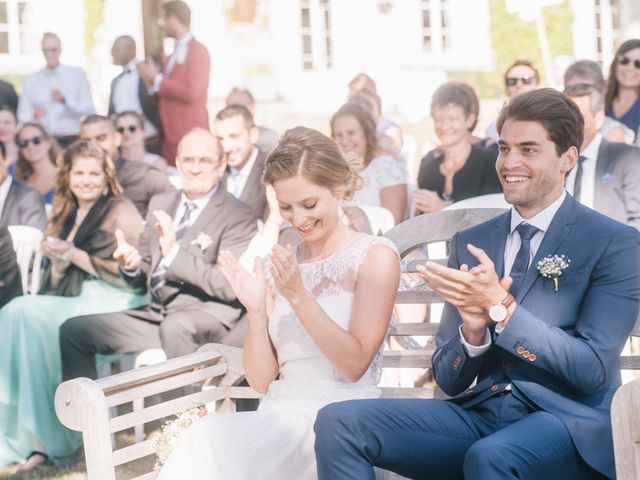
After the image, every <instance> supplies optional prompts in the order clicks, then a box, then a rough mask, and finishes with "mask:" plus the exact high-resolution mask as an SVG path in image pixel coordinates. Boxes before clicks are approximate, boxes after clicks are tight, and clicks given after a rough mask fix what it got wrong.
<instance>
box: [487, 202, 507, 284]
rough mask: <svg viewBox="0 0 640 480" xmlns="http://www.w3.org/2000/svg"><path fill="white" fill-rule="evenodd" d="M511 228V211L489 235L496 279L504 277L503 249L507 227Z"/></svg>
mask: <svg viewBox="0 0 640 480" xmlns="http://www.w3.org/2000/svg"><path fill="white" fill-rule="evenodd" d="M510 226H511V210H509V211H508V212H507V213H506V214H504V215H503V216H502V218H501V219H499V221H498V222H497V223H496V227H495V229H494V230H493V233H492V234H491V243H490V247H489V248H490V250H489V251H490V254H489V257H490V258H492V259H493V263H494V265H495V267H496V273H497V274H498V277H500V278H502V277H503V276H504V249H505V246H506V244H507V236H508V235H509V227H510Z"/></svg>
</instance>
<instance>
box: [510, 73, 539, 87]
mask: <svg viewBox="0 0 640 480" xmlns="http://www.w3.org/2000/svg"><path fill="white" fill-rule="evenodd" d="M534 81H535V77H532V76H530V75H525V76H524V77H507V78H505V79H504V83H505V85H506V86H507V87H515V86H516V85H517V84H518V82H522V84H523V85H531V84H532V83H533V82H534Z"/></svg>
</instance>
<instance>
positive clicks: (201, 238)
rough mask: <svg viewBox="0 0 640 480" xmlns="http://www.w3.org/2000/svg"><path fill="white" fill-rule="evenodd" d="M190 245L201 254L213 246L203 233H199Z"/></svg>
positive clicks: (209, 238) (211, 241)
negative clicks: (200, 251) (197, 248)
mask: <svg viewBox="0 0 640 480" xmlns="http://www.w3.org/2000/svg"><path fill="white" fill-rule="evenodd" d="M191 245H197V246H198V247H200V250H202V251H203V252H204V251H206V250H207V248H209V247H210V246H211V245H213V240H211V237H210V236H209V235H207V234H206V233H204V232H200V233H199V234H198V236H197V237H196V238H194V239H193V240H192V241H191Z"/></svg>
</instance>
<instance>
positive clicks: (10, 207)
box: [0, 179, 47, 230]
mask: <svg viewBox="0 0 640 480" xmlns="http://www.w3.org/2000/svg"><path fill="white" fill-rule="evenodd" d="M10 225H29V226H30V227H36V228H39V229H40V230H44V227H46V225H47V213H46V211H45V209H44V201H43V199H42V195H40V194H39V193H38V192H37V191H35V190H34V189H33V188H30V187H27V186H26V185H23V184H21V183H18V182H16V181H15V179H14V180H13V181H12V182H11V186H10V187H9V193H8V194H7V198H6V200H5V202H4V207H3V208H2V215H1V216H0V227H8V226H10Z"/></svg>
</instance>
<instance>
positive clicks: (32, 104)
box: [18, 65, 95, 136]
mask: <svg viewBox="0 0 640 480" xmlns="http://www.w3.org/2000/svg"><path fill="white" fill-rule="evenodd" d="M53 90H59V91H60V93H61V94H62V96H63V97H64V99H65V101H64V103H61V102H57V101H54V100H53V99H52V98H51V92H52V91H53ZM37 107H43V108H44V109H45V114H44V116H43V117H42V118H40V119H36V118H35V116H34V115H35V109H36V108H37ZM94 113H95V109H94V108H93V100H92V98H91V88H90V86H89V82H88V80H87V76H86V75H85V73H84V71H83V70H82V69H81V68H78V67H68V66H66V65H58V66H57V67H56V68H53V69H49V68H43V69H42V70H38V71H37V72H36V73H33V74H31V75H29V76H27V77H25V79H24V81H23V83H22V95H20V101H19V102H18V120H20V121H21V122H30V121H37V122H39V123H40V124H42V126H43V127H44V128H45V129H46V130H47V132H48V133H49V134H51V135H54V136H67V135H78V133H79V132H80V120H81V119H82V117H85V116H87V115H92V114H94Z"/></svg>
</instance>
